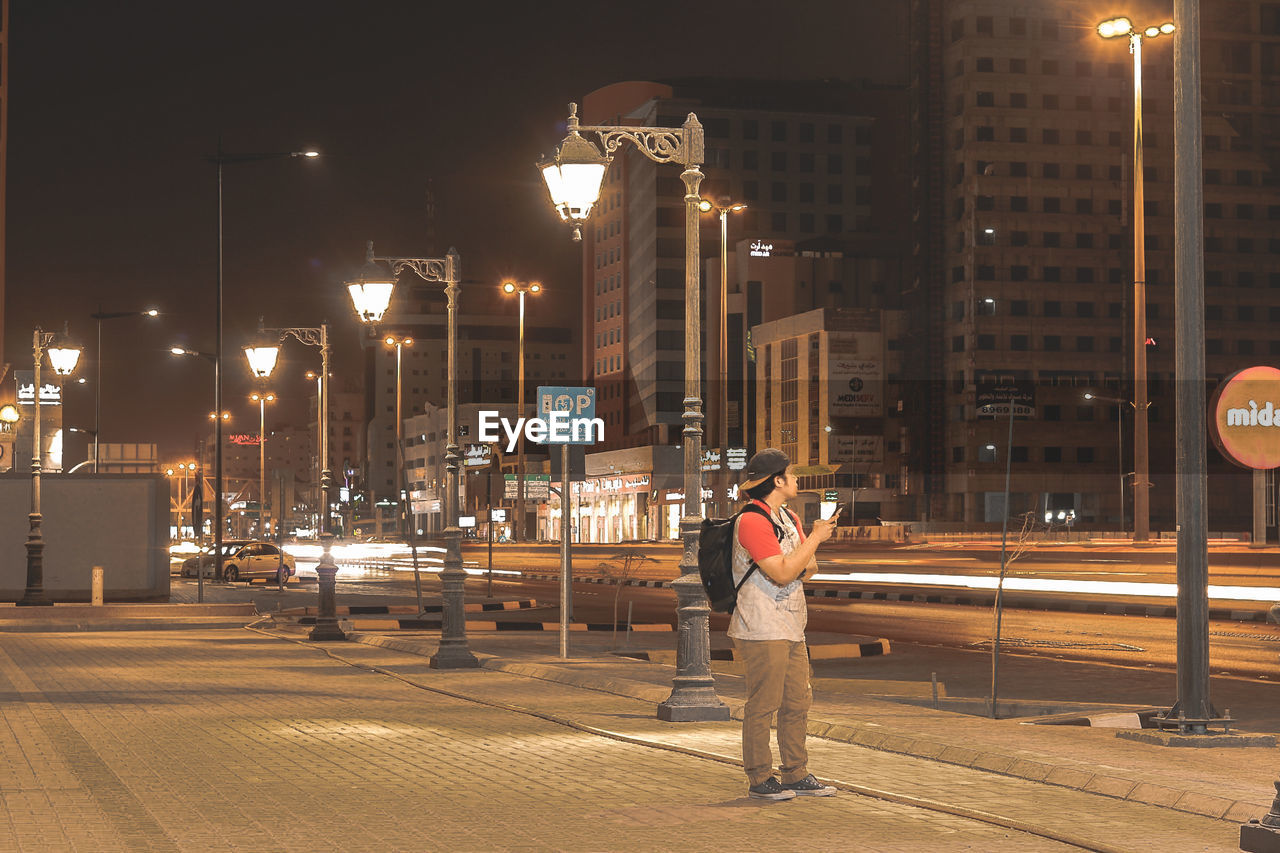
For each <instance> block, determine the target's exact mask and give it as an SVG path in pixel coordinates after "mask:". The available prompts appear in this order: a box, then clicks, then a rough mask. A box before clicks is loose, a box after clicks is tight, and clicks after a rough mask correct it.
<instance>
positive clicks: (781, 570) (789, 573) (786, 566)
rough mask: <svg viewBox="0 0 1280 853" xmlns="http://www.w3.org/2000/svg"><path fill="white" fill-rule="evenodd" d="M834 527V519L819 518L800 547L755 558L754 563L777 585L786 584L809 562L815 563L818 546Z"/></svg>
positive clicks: (828, 536)
mask: <svg viewBox="0 0 1280 853" xmlns="http://www.w3.org/2000/svg"><path fill="white" fill-rule="evenodd" d="M835 529H836V522H835V519H819V520H818V521H816V522H814V524H813V530H812V531H810V532H809V536H808V538H807V539H805V540H804V542H801V543H800V547H798V548H796V549H795V550H794V551H792V552H791V553H790V554H775V555H774V556H772V557H765V558H764V559H763V560H757V561H756V565H758V566H759V567H760V571H762V572H764V576H765V577H767V578H768V579H769V580H771V581H773V582H774V583H775V584H777V585H778V586H786V585H787V584H789V583H791V582H792V581H793V580H795V579H796V578H798V577H800V575H801V574H803V573H804V571H805V569H807V568H809V567H810V563H812V564H813V565H814V566H816V565H817V553H818V546H819V545H821V544H822V543H823V542H826V541H827V540H828V539H830V538H831V534H832V533H833V532H835Z"/></svg>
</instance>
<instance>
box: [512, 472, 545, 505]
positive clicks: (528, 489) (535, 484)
mask: <svg viewBox="0 0 1280 853" xmlns="http://www.w3.org/2000/svg"><path fill="white" fill-rule="evenodd" d="M516 478H517V475H516V474H503V475H502V499H503V500H516V499H517V498H519V497H520V496H519V494H517V492H518V491H519V487H518V486H517V483H518V480H517V479H516ZM524 499H525V500H526V501H539V502H541V501H547V500H550V499H551V475H550V474H527V475H525V478H524Z"/></svg>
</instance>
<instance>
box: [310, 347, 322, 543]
mask: <svg viewBox="0 0 1280 853" xmlns="http://www.w3.org/2000/svg"><path fill="white" fill-rule="evenodd" d="M306 378H307V379H314V380H315V381H316V452H315V457H316V469H315V471H314V472H313V473H314V474H315V477H316V518H315V524H316V526H315V529H316V530H319V528H320V513H321V512H323V511H324V509H325V507H324V495H323V494H321V492H320V471H321V469H322V468H323V467H324V466H323V465H321V464H320V444H321V439H320V393H321V391H322V390H323V389H322V388H321V387H320V374H318V373H316V372H315V371H314V370H308V371H307V373H306Z"/></svg>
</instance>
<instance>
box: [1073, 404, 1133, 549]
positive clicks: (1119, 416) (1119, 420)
mask: <svg viewBox="0 0 1280 853" xmlns="http://www.w3.org/2000/svg"><path fill="white" fill-rule="evenodd" d="M1084 398H1085V399H1086V400H1101V401H1103V402H1105V403H1115V404H1116V448H1117V449H1116V454H1117V456H1118V457H1119V458H1118V459H1116V467H1117V468H1119V469H1120V471H1119V473H1120V532H1121V533H1124V406H1125V404H1126V403H1128V404H1129V405H1133V404H1132V403H1130V402H1129V401H1128V400H1122V399H1120V398H1119V397H1102V396H1099V395H1097V394H1085V395H1084Z"/></svg>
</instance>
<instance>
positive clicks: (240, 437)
mask: <svg viewBox="0 0 1280 853" xmlns="http://www.w3.org/2000/svg"><path fill="white" fill-rule="evenodd" d="M227 441H229V442H231V443H232V444H239V445H243V446H245V447H257V446H258V445H259V444H261V443H262V436H260V435H255V434H253V433H242V432H237V433H232V434H231V435H229V436H227Z"/></svg>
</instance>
